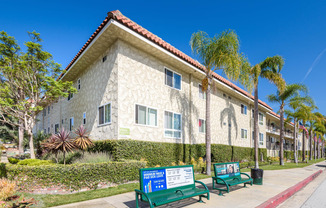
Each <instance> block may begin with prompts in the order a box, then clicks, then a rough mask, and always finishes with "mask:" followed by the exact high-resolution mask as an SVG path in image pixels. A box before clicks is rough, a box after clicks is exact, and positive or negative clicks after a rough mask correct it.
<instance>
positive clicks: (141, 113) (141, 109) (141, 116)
mask: <svg viewBox="0 0 326 208" xmlns="http://www.w3.org/2000/svg"><path fill="white" fill-rule="evenodd" d="M136 111H137V112H136V115H137V123H138V124H143V125H146V107H145V106H141V105H137V107H136Z"/></svg>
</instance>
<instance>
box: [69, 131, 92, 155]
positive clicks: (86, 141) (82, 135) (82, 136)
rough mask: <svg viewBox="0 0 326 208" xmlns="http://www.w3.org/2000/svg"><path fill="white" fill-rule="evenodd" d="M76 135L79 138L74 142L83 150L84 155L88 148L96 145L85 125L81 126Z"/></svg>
mask: <svg viewBox="0 0 326 208" xmlns="http://www.w3.org/2000/svg"><path fill="white" fill-rule="evenodd" d="M75 134H76V135H77V137H76V138H75V140H74V144H75V146H76V147H78V148H79V149H81V150H82V151H83V153H84V151H85V150H86V149H87V148H88V147H92V146H94V143H93V142H92V140H91V139H90V138H89V133H88V132H87V131H86V128H85V127H84V126H83V125H80V126H79V128H78V129H76V130H75Z"/></svg>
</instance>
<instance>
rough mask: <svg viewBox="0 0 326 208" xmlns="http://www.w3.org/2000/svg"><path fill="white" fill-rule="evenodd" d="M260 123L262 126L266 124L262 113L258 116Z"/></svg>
mask: <svg viewBox="0 0 326 208" xmlns="http://www.w3.org/2000/svg"><path fill="white" fill-rule="evenodd" d="M258 121H259V124H260V125H263V123H264V115H263V114H262V113H259V114H258Z"/></svg>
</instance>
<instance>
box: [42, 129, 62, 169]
mask: <svg viewBox="0 0 326 208" xmlns="http://www.w3.org/2000/svg"><path fill="white" fill-rule="evenodd" d="M41 146H42V148H43V150H44V151H45V152H48V153H51V154H53V155H54V156H55V160H56V162H57V163H58V153H59V150H58V149H56V136H55V135H54V134H52V135H51V136H50V137H49V138H48V139H47V140H46V141H45V142H43V143H42V144H41Z"/></svg>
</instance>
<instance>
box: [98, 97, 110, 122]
mask: <svg viewBox="0 0 326 208" xmlns="http://www.w3.org/2000/svg"><path fill="white" fill-rule="evenodd" d="M109 104H110V121H109V122H108V123H103V124H100V107H104V111H103V112H104V113H105V106H106V105H109ZM104 115H105V114H104ZM97 116H98V122H97V124H98V125H97V126H98V127H99V126H105V125H110V124H111V123H112V103H111V102H108V103H105V104H103V105H100V106H98V107H97ZM104 122H105V118H104Z"/></svg>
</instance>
